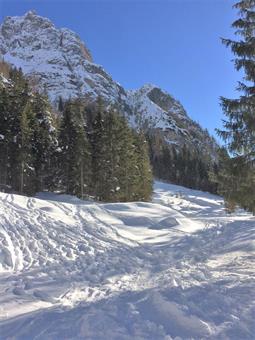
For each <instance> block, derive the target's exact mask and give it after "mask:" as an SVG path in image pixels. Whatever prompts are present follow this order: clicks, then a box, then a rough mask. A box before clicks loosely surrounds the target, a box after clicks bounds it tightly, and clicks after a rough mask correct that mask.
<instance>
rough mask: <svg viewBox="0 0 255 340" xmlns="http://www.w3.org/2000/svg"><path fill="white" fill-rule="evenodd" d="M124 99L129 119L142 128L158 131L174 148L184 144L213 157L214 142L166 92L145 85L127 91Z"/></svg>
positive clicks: (215, 147)
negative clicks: (128, 109)
mask: <svg viewBox="0 0 255 340" xmlns="http://www.w3.org/2000/svg"><path fill="white" fill-rule="evenodd" d="M127 94H128V97H127V102H128V104H129V107H131V112H133V115H130V122H131V124H132V125H133V126H137V125H138V126H140V127H141V128H143V129H144V130H154V131H155V130H156V131H160V132H161V136H162V138H163V140H164V141H165V142H166V143H167V144H169V145H171V144H172V145H174V146H175V147H181V146H183V145H184V144H186V145H189V146H190V148H191V149H196V150H200V151H202V152H204V153H205V154H210V156H211V157H213V158H217V155H216V150H217V148H218V145H217V143H216V142H215V141H214V139H213V138H212V137H211V136H210V135H209V133H208V132H207V131H206V130H204V129H202V128H201V126H200V125H199V124H198V123H196V122H195V121H193V120H192V119H191V118H190V117H188V115H187V112H186V111H185V109H184V107H183V106H182V104H181V103H180V102H179V101H178V100H176V99H174V98H173V97H172V96H171V95H170V94H169V93H167V92H166V91H164V90H162V89H161V88H159V87H157V86H156V85H152V84H147V85H144V86H143V87H141V88H140V89H138V90H132V91H128V92H127Z"/></svg>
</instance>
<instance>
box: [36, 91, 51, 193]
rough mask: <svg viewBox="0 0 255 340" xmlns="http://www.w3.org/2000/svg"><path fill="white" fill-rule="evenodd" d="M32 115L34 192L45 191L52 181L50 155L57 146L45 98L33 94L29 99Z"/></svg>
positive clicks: (48, 106)
mask: <svg viewBox="0 0 255 340" xmlns="http://www.w3.org/2000/svg"><path fill="white" fill-rule="evenodd" d="M31 109H32V111H33V113H34V121H33V123H32V126H31V129H32V131H33V137H32V147H33V150H32V151H33V155H34V167H35V173H36V191H40V190H43V189H47V188H48V187H49V186H48V184H49V182H50V180H52V171H53V169H52V164H51V162H52V155H53V153H54V151H55V149H56V146H57V134H56V129H55V127H54V121H53V117H52V113H51V107H50V104H49V102H48V99H47V97H45V96H43V95H41V94H39V93H34V95H33V96H32V99H31Z"/></svg>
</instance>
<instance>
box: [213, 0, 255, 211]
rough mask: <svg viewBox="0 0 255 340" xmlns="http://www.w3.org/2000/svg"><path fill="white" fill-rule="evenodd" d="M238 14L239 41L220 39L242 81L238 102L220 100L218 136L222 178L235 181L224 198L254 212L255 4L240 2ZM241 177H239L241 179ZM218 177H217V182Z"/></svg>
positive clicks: (250, 0) (236, 24) (237, 32)
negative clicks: (223, 146) (223, 150)
mask: <svg viewBox="0 0 255 340" xmlns="http://www.w3.org/2000/svg"><path fill="white" fill-rule="evenodd" d="M234 7H235V8H236V9H238V10H239V16H240V17H239V19H238V20H236V21H235V22H234V23H233V24H232V26H233V27H234V28H235V29H236V34H237V35H239V36H240V40H239V41H233V40H230V39H223V43H224V44H225V45H226V46H228V47H230V48H231V50H232V52H233V53H234V55H235V67H236V69H237V70H240V69H242V70H243V72H244V79H243V81H242V82H239V84H238V87H237V89H238V90H239V91H240V93H241V94H240V97H239V98H237V99H227V98H221V103H222V107H223V111H224V113H225V115H226V120H225V121H224V128H225V130H224V131H218V133H219V135H220V136H221V137H222V138H223V139H224V141H225V142H226V143H227V147H228V150H229V152H230V155H231V160H227V161H226V167H225V169H224V170H223V171H224V176H226V174H227V173H228V176H229V178H231V179H233V180H234V178H235V182H236V184H238V185H234V186H233V181H232V180H231V181H226V182H225V185H226V186H227V185H228V187H226V192H227V193H226V195H225V198H226V199H227V200H229V201H231V202H235V203H237V204H240V205H241V206H243V207H245V208H247V207H248V206H249V208H248V209H249V210H251V211H253V212H255V203H253V204H251V202H254V190H253V189H252V190H247V188H254V187H255V163H254V162H255V0H242V1H239V2H238V3H236V5H235V6H234ZM241 174H242V176H240V175H241ZM220 180H221V176H219V181H220Z"/></svg>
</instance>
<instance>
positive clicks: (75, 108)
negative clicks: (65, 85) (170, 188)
mask: <svg viewBox="0 0 255 340" xmlns="http://www.w3.org/2000/svg"><path fill="white" fill-rule="evenodd" d="M9 77H10V84H7V85H6V84H5V85H3V86H2V87H0V184H1V186H2V189H3V188H4V189H6V190H14V191H15V192H18V193H24V194H28V195H33V194H34V193H36V192H38V191H42V190H52V191H54V190H55V191H56V190H57V191H58V192H63V193H67V194H73V195H76V196H78V197H81V198H88V197H90V196H92V197H93V198H95V199H98V200H101V201H131V200H145V201H146V200H148V199H149V198H150V196H151V192H152V171H151V168H150V162H149V157H148V147H147V142H146V140H145V137H144V136H143V134H142V132H135V131H133V130H132V129H131V128H130V127H129V126H128V124H127V122H126V120H125V118H124V117H123V116H122V115H121V114H120V113H119V112H118V111H117V110H116V109H113V108H112V109H110V110H107V111H106V110H105V109H104V106H103V104H102V103H101V102H100V100H99V101H98V102H97V104H95V105H94V106H93V107H92V106H90V107H88V106H87V105H85V104H84V103H83V102H82V100H78V99H77V100H69V101H67V102H65V103H63V102H62V101H60V105H59V108H60V110H61V111H62V112H61V115H58V116H57V115H54V112H52V109H51V107H50V105H49V102H48V100H47V97H46V96H44V95H42V94H39V93H32V92H31V91H30V88H29V86H28V83H27V81H26V79H25V78H24V77H23V75H22V72H21V70H16V69H11V70H10V72H9ZM8 188H9V189H8Z"/></svg>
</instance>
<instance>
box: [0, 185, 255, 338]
mask: <svg viewBox="0 0 255 340" xmlns="http://www.w3.org/2000/svg"><path fill="white" fill-rule="evenodd" d="M0 245H1V246H0V339H7V338H15V339H64V338H65V339H66V338H68V339H84V338H86V339H155V340H157V339H165V340H170V339H223V338H224V339H254V334H255V325H254V315H255V314H254V313H255V301H254V298H252V297H254V291H255V280H254V279H255V272H254V268H255V264H254V259H255V219H254V217H252V216H251V215H249V214H246V213H244V212H243V211H241V210H240V211H237V212H236V213H234V214H231V215H229V214H227V213H226V212H225V210H224V206H223V201H222V199H221V198H220V197H218V196H214V195H211V194H208V193H203V192H200V191H194V190H191V189H186V188H183V187H180V186H176V185H169V184H165V183H161V182H156V183H155V187H154V197H153V201H152V202H151V203H144V202H133V203H116V204H113V203H111V204H97V203H94V202H84V201H81V200H79V199H77V198H74V197H72V196H68V195H54V194H50V193H41V194H39V195H38V197H36V198H28V197H23V196H18V195H12V194H4V193H0Z"/></svg>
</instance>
